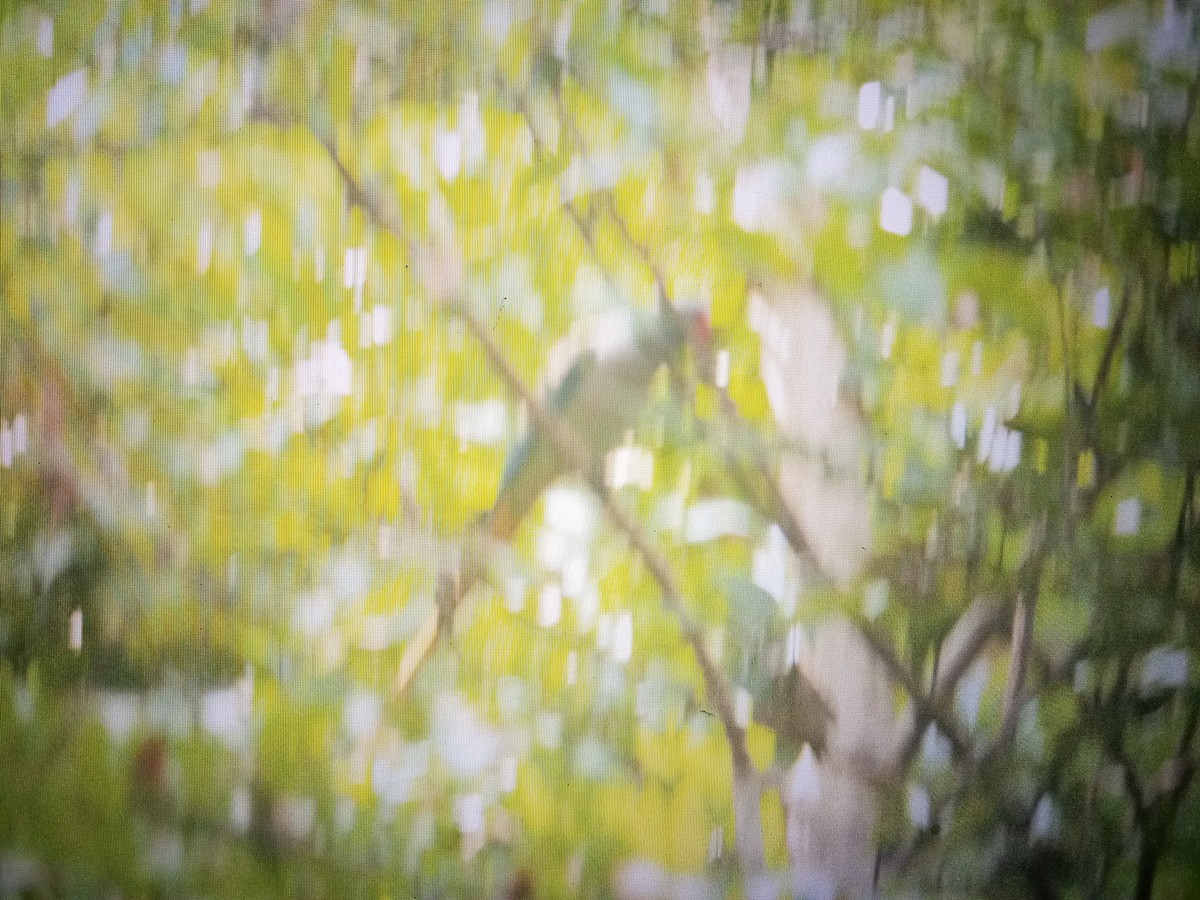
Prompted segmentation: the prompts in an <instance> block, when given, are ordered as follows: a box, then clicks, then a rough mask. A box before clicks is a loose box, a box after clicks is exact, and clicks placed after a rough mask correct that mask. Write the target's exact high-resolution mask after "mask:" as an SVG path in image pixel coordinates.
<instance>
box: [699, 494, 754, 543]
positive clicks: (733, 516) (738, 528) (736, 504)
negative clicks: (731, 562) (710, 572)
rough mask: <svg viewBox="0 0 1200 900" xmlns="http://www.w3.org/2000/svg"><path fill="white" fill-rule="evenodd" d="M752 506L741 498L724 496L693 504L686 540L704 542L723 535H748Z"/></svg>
mask: <svg viewBox="0 0 1200 900" xmlns="http://www.w3.org/2000/svg"><path fill="white" fill-rule="evenodd" d="M750 520H751V516H750V507H749V506H747V505H746V504H745V503H743V502H742V501H741V500H734V499H732V498H728V497H722V498H718V499H713V500H701V501H700V502H699V503H694V504H692V505H691V506H690V507H689V508H688V511H687V518H686V520H685V523H684V540H685V541H687V543H689V544H703V543H705V542H707V541H713V540H716V539H717V538H721V537H743V538H744V537H746V536H747V535H748V534H749V533H750Z"/></svg>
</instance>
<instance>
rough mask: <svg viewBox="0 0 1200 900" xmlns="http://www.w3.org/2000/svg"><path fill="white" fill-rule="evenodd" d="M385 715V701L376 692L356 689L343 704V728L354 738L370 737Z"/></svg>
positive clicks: (347, 696)
mask: <svg viewBox="0 0 1200 900" xmlns="http://www.w3.org/2000/svg"><path fill="white" fill-rule="evenodd" d="M382 715H383V701H382V700H380V698H379V695H378V694H377V693H375V692H374V691H367V690H363V689H362V688H355V689H354V690H351V691H350V692H349V693H348V694H347V695H346V699H345V701H344V703H343V704H342V726H343V727H344V728H345V729H346V733H347V734H348V735H350V737H352V738H361V737H366V736H368V735H370V734H371V733H372V732H374V730H375V729H376V728H377V727H378V725H379V721H380V718H381V717H382Z"/></svg>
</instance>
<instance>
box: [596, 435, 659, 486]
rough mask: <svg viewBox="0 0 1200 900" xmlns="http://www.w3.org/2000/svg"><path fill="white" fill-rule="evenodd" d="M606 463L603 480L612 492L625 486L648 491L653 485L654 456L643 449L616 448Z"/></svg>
mask: <svg viewBox="0 0 1200 900" xmlns="http://www.w3.org/2000/svg"><path fill="white" fill-rule="evenodd" d="M606 462H607V465H606V466H605V469H606V473H605V475H606V479H605V480H606V481H607V482H608V485H609V487H611V488H612V489H613V490H614V491H615V490H620V489H621V488H623V487H626V486H633V487H636V488H639V489H641V490H643V491H648V490H650V488H651V487H652V486H653V484H654V454H653V453H651V452H650V451H649V450H647V449H646V448H645V447H638V446H636V445H633V444H628V445H626V446H624V447H618V448H617V449H615V450H613V451H612V452H611V453H609V454H608V459H607V461H606Z"/></svg>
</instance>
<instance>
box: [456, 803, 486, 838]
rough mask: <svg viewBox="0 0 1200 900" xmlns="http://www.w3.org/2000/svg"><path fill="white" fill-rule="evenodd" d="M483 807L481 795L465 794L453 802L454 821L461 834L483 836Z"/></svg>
mask: <svg viewBox="0 0 1200 900" xmlns="http://www.w3.org/2000/svg"><path fill="white" fill-rule="evenodd" d="M483 814H484V805H483V796H482V795H481V794H465V795H464V796H462V797H459V798H458V799H456V800H455V801H454V819H455V821H456V822H457V823H458V830H459V831H461V832H462V833H463V834H470V835H478V834H483V829H484V825H485V822H484V815H483Z"/></svg>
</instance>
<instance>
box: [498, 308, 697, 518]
mask: <svg viewBox="0 0 1200 900" xmlns="http://www.w3.org/2000/svg"><path fill="white" fill-rule="evenodd" d="M710 344H711V333H710V331H709V324H708V316H707V314H706V313H705V312H704V311H703V310H700V309H692V308H689V309H673V308H671V309H667V310H665V311H663V312H661V313H659V314H658V315H655V316H654V317H653V318H652V319H650V320H649V321H648V322H644V323H643V324H642V327H641V328H640V329H639V331H638V333H637V334H636V336H635V339H634V340H633V341H632V342H631V343H630V344H629V345H628V346H626V347H624V348H623V349H621V350H619V351H617V352H615V353H613V354H611V355H609V356H605V357H604V358H600V357H599V356H598V355H597V354H596V353H594V352H593V353H588V354H586V355H584V356H583V357H581V358H580V359H578V360H577V361H576V362H575V364H574V365H573V366H571V368H570V369H569V370H568V371H567V374H566V376H565V377H564V378H563V380H562V381H561V382H560V383H559V385H558V386H557V387H556V388H555V389H554V390H553V391H552V392H551V394H550V396H549V397H548V399H547V401H546V407H547V409H548V410H549V412H551V413H552V414H553V415H555V416H557V417H558V418H559V419H560V420H561V421H562V422H563V424H564V425H566V426H567V428H569V429H570V430H571V431H572V432H574V433H575V434H577V435H578V436H579V437H580V438H581V439H582V440H583V442H584V444H585V446H586V447H587V449H588V450H589V451H590V453H591V455H592V458H593V459H595V460H598V461H599V460H603V458H604V455H605V454H606V453H608V451H609V450H611V449H612V448H613V447H615V446H616V445H617V444H618V443H619V442H620V441H621V439H622V437H623V436H624V434H625V432H626V431H627V430H628V429H629V428H630V427H631V426H632V425H633V424H634V423H635V422H636V421H637V419H638V417H639V415H640V414H641V411H642V410H643V409H644V408H645V405H646V393H647V391H648V390H649V387H650V382H651V380H652V379H653V378H654V375H655V373H656V372H657V371H658V370H659V368H660V367H661V366H663V365H673V364H674V363H676V362H678V360H679V358H680V356H681V354H682V353H683V351H684V349H685V348H686V347H688V346H691V347H692V348H693V350H694V351H695V352H696V354H697V359H698V361H699V362H700V364H701V365H704V364H705V362H706V360H707V357H708V353H709V349H710ZM568 468H569V467H568V466H567V464H566V463H564V462H563V460H562V459H560V457H559V455H558V453H557V451H556V450H555V449H554V447H553V446H552V445H551V444H550V442H549V441H547V440H546V438H545V436H544V435H542V434H541V432H540V431H539V430H538V429H537V428H531V429H530V430H529V432H528V434H526V435H525V437H524V438H523V439H522V440H521V441H520V442H519V443H518V444H517V445H516V447H514V448H513V450H512V452H511V453H510V454H509V456H508V459H507V460H506V461H505V464H504V472H503V475H502V476H501V478H500V491H499V494H498V496H497V497H496V502H495V503H494V504H493V505H492V508H491V510H489V511H488V513H487V514H486V515H485V516H484V518H483V524H484V526H485V528H486V530H487V533H488V534H490V535H491V536H492V537H494V538H497V539H499V540H507V539H508V538H510V537H511V536H512V534H513V532H514V531H515V530H516V528H517V525H518V524H519V523H520V522H521V520H522V519H523V518H524V517H525V514H526V513H527V512H528V511H529V509H530V508H531V507H532V506H533V505H534V503H536V502H537V499H538V497H540V496H541V494H542V492H543V491H544V490H545V489H546V488H547V487H549V486H550V484H552V483H553V482H554V481H555V480H556V479H558V478H559V477H561V476H562V475H564V474H566V471H567V469H568Z"/></svg>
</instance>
